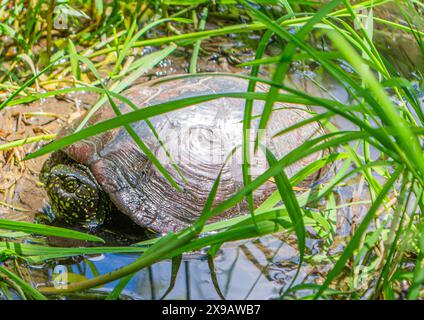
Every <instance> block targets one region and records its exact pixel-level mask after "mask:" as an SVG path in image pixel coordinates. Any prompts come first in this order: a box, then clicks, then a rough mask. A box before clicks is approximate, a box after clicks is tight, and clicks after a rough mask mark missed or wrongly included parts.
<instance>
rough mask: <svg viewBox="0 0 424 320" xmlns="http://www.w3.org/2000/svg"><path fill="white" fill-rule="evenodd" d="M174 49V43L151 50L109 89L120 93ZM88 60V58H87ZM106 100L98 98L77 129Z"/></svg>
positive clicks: (78, 128) (82, 125)
mask: <svg viewBox="0 0 424 320" xmlns="http://www.w3.org/2000/svg"><path fill="white" fill-rule="evenodd" d="M175 49H176V46H175V45H170V46H168V47H166V48H164V49H162V50H160V51H157V52H153V53H151V54H149V55H146V56H143V57H141V58H140V59H139V60H138V62H139V64H140V66H139V67H138V68H137V70H135V71H134V72H132V73H131V74H130V75H128V76H127V77H126V78H124V79H123V80H122V81H120V82H119V83H116V84H115V85H114V86H113V87H110V88H109V90H110V91H114V92H116V93H120V92H121V91H123V90H125V89H126V88H128V87H129V86H130V85H131V84H132V83H133V82H134V81H135V80H136V79H138V78H139V77H141V76H142V75H143V74H145V73H146V72H147V71H149V70H150V69H151V68H153V67H154V66H155V65H156V64H158V63H159V62H161V61H162V60H163V59H165V58H166V57H167V56H169V55H170V54H171V53H172V52H173V51H174V50H175ZM86 59H87V58H86ZM88 61H90V60H88ZM106 101H107V97H102V98H100V100H99V101H97V103H96V104H95V105H94V106H93V107H92V108H91V109H90V111H89V112H88V113H87V115H86V116H85V117H84V119H83V120H82V121H81V123H80V124H79V126H78V127H77V131H79V130H81V129H82V128H84V127H85V126H86V124H87V122H88V120H89V119H90V118H91V117H92V116H93V115H94V113H96V112H97V110H99V109H100V107H101V106H102V105H103V104H104V103H105V102H106Z"/></svg>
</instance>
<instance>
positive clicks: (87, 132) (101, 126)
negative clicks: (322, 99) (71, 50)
mask: <svg viewBox="0 0 424 320" xmlns="http://www.w3.org/2000/svg"><path fill="white" fill-rule="evenodd" d="M111 95H112V94H111ZM224 97H229V98H239V99H244V98H250V99H261V100H265V99H266V95H264V94H260V93H246V92H235V93H223V94H211V95H203V96H197V97H190V98H186V99H180V100H174V101H170V102H164V103H160V104H156V105H153V106H149V107H145V108H143V109H139V110H136V111H132V112H128V113H125V114H122V115H120V116H116V117H114V118H112V119H108V120H105V121H102V122H99V123H97V124H94V125H91V126H89V127H87V128H84V129H82V130H80V131H77V132H76V133H73V134H71V135H68V136H66V137H63V138H61V139H59V140H56V141H53V142H52V143H50V144H48V145H46V146H44V147H42V148H41V149H39V150H37V151H35V152H34V153H31V154H29V155H27V156H26V157H25V158H24V160H28V159H32V158H35V157H38V156H41V155H43V154H46V153H49V152H51V151H55V150H58V149H60V148H63V147H65V146H68V145H70V144H72V143H75V142H76V141H79V140H81V139H86V138H89V137H92V136H94V135H97V134H99V133H102V132H105V131H108V130H111V129H114V128H118V127H120V126H122V125H124V124H129V123H133V122H136V121H140V120H145V119H148V118H151V117H154V116H157V115H160V114H164V113H167V112H170V111H174V110H178V109H181V108H184V107H187V106H190V105H195V104H198V103H201V102H205V101H210V100H214V99H218V98H224ZM279 97H280V99H283V100H284V101H286V100H291V102H294V101H296V99H295V97H293V96H290V95H284V94H281V95H279ZM283 97H284V98H283ZM292 98H294V99H292ZM280 99H279V100H280Z"/></svg>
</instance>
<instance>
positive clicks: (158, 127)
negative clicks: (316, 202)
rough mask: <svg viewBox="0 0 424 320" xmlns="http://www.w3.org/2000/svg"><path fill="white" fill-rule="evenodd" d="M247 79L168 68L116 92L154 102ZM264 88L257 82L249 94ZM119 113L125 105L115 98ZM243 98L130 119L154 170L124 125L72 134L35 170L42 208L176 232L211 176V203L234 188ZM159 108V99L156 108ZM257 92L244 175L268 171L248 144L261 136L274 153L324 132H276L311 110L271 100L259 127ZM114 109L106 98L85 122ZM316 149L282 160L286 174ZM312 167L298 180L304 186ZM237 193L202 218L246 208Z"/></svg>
mask: <svg viewBox="0 0 424 320" xmlns="http://www.w3.org/2000/svg"><path fill="white" fill-rule="evenodd" d="M248 83H249V81H248V80H246V79H245V78H241V77H234V76H230V75H222V74H221V75H213V74H208V75H198V76H195V77H186V76H182V77H179V76H175V75H174V76H173V78H172V79H166V77H165V78H159V79H155V80H150V81H147V82H144V83H140V84H137V85H133V86H132V87H130V88H128V89H126V90H125V91H123V92H122V93H121V94H122V95H123V96H124V97H126V98H127V99H129V100H131V101H132V102H133V103H134V104H135V105H136V106H137V107H138V108H146V107H149V108H155V107H156V105H158V104H160V103H164V102H171V101H176V100H180V99H186V98H189V97H195V96H203V95H210V94H225V93H231V92H246V91H247V88H248ZM268 89H269V87H268V86H267V85H265V84H261V83H257V84H256V89H255V91H256V92H259V93H261V92H262V93H266V92H267V91H268ZM118 106H119V108H120V111H121V112H122V113H127V112H131V111H134V110H133V109H131V108H130V107H129V106H128V105H127V104H124V103H121V104H119V103H118ZM245 106H246V100H245V99H243V98H239V97H237V98H235V97H225V96H224V97H219V98H218V99H213V100H208V101H203V102H201V103H197V104H194V105H190V106H186V107H184V108H179V109H176V110H173V111H170V112H167V113H162V114H159V115H156V116H154V117H151V118H150V119H149V121H148V122H147V121H144V120H143V121H138V122H134V123H132V124H131V127H132V128H133V129H134V131H135V132H136V133H137V135H138V136H139V137H140V138H141V140H142V141H143V143H144V144H145V145H146V146H147V147H148V149H149V150H150V151H151V153H152V154H153V155H154V156H155V157H156V159H157V160H158V161H159V163H160V164H161V165H162V167H163V168H164V169H165V170H166V172H168V174H169V176H168V177H165V176H164V175H163V171H161V170H159V168H158V166H157V165H155V164H154V163H153V162H152V161H150V160H149V157H148V156H147V155H146V153H145V152H143V151H141V149H140V148H139V146H138V145H137V143H136V142H135V141H134V139H133V138H132V137H131V135H130V134H129V133H128V130H126V129H125V128H124V127H119V128H115V129H112V130H110V131H106V132H104V133H102V134H99V135H96V136H93V137H91V138H87V139H85V140H81V141H78V142H76V143H74V144H72V145H69V146H67V147H65V148H63V149H62V150H59V151H56V152H54V153H53V154H52V155H51V157H50V158H49V159H48V160H47V161H46V162H45V164H44V167H43V169H42V172H41V180H42V181H43V182H44V184H45V186H46V189H47V193H48V196H49V198H50V203H51V207H52V209H53V212H54V214H55V216H56V218H58V219H62V220H64V221H65V222H67V223H72V224H75V223H77V224H80V225H82V226H85V227H90V228H92V227H97V226H101V225H102V224H103V223H104V222H105V221H107V220H108V219H109V217H110V216H111V215H115V214H116V212H118V214H124V215H126V216H128V217H129V218H130V219H131V220H132V221H133V222H135V224H137V225H139V226H141V227H144V228H147V229H149V230H151V231H154V232H158V233H162V234H165V233H168V232H176V231H180V230H182V229H183V228H186V227H188V226H190V225H191V224H192V223H193V222H194V221H195V220H196V219H197V218H198V217H199V216H200V214H201V212H202V210H203V208H204V205H205V203H206V201H207V198H208V196H209V193H210V191H211V189H212V187H213V185H214V182H215V180H216V179H217V177H218V175H219V174H220V183H219V186H218V188H217V191H216V196H215V199H214V205H217V204H219V203H222V202H223V201H225V200H227V199H229V198H230V197H231V196H232V195H234V194H235V193H236V192H237V191H238V190H240V189H241V188H242V187H243V185H244V184H243V172H242V165H241V164H242V159H243V157H242V152H243V151H242V149H243V148H242V147H241V146H242V143H243V134H244V131H243V119H244V113H245ZM157 107H158V108H160V106H157ZM263 108H264V101H263V100H254V101H253V106H252V122H251V127H250V129H249V130H248V131H246V132H248V136H247V138H248V141H249V145H251V146H252V147H251V148H249V149H250V153H251V155H250V161H251V162H250V171H249V173H248V174H249V175H250V176H251V178H252V179H255V178H256V177H257V176H259V175H261V174H262V173H264V172H265V170H267V168H268V167H269V166H268V162H267V159H266V157H265V154H264V152H262V151H261V150H263V149H261V148H254V147H253V146H254V141H255V138H256V137H257V136H258V133H261V134H260V137H261V138H260V141H261V145H266V148H267V149H268V150H269V151H270V152H271V153H272V154H273V155H274V156H275V157H276V158H277V159H281V158H282V157H283V156H285V155H287V154H288V153H289V152H291V151H292V150H294V149H295V148H297V147H298V146H300V145H302V144H303V143H304V142H305V141H308V140H309V139H311V138H314V137H318V136H321V135H323V134H324V132H325V131H324V129H323V127H322V126H321V125H320V124H319V123H318V122H314V121H311V122H306V124H305V125H303V126H301V127H299V128H296V129H294V130H291V131H288V132H285V133H283V134H280V133H281V131H282V130H284V129H286V128H288V127H290V126H293V125H294V124H296V123H298V122H300V121H304V120H307V119H310V118H311V110H310V109H309V108H308V107H307V106H304V105H298V104H287V103H280V102H276V103H275V104H274V107H273V112H272V113H271V116H270V118H269V121H268V123H267V126H266V129H263V130H261V131H259V130H258V127H259V121H260V115H261V114H262V111H263ZM114 116H116V114H115V112H114V110H113V108H112V107H111V106H110V104H105V106H104V107H102V108H101V109H99V110H98V111H97V112H96V113H94V116H92V117H91V118H90V120H89V121H88V123H87V124H86V126H91V125H93V124H96V123H98V122H101V121H104V120H107V119H110V118H112V117H114ZM82 118H83V117H81V118H79V119H77V120H75V121H73V122H72V123H71V124H69V125H68V126H65V127H64V128H63V129H62V130H61V131H60V133H59V135H58V137H59V138H60V137H63V136H66V135H68V134H70V133H72V132H73V131H74V130H75V129H76V127H77V126H78V125H79V124H80V123H81V121H82ZM324 154H325V151H319V152H315V153H313V154H311V155H309V156H307V157H305V158H303V159H301V160H299V161H297V162H296V163H294V164H292V165H290V166H287V167H286V168H284V170H285V173H286V174H287V176H289V177H291V176H293V175H294V174H295V173H296V172H298V171H299V170H301V169H302V168H304V167H305V166H306V165H308V164H310V163H312V162H313V161H315V160H318V159H320V158H321V157H323V156H324ZM319 174H320V172H318V171H317V173H314V174H313V175H311V176H310V177H309V178H308V179H305V180H304V181H303V182H302V183H301V185H306V184H308V183H309V184H311V183H312V181H313V180H314V179H315V180H316V179H317V177H318V176H319ZM275 190H276V184H275V181H273V180H272V179H270V180H268V181H267V182H265V183H264V184H263V185H262V186H260V187H259V188H258V189H256V190H255V191H254V192H253V193H252V194H253V200H254V201H253V202H254V206H255V207H258V206H259V205H260V204H261V203H263V201H264V200H265V199H266V198H267V197H269V195H271V194H272V193H273V192H274V191H275ZM248 212H249V205H248V202H247V201H246V200H243V201H240V202H239V203H238V204H237V205H235V206H234V207H232V208H230V209H228V210H226V211H224V212H223V213H222V214H220V215H218V216H217V217H215V218H213V219H212V220H211V221H219V220H222V219H228V218H230V217H234V216H237V215H242V214H247V213H248Z"/></svg>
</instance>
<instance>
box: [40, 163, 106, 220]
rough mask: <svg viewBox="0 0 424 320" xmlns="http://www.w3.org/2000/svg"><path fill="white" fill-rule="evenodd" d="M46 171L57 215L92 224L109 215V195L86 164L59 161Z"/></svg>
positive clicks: (47, 185)
mask: <svg viewBox="0 0 424 320" xmlns="http://www.w3.org/2000/svg"><path fill="white" fill-rule="evenodd" d="M43 175H44V178H43V182H44V183H45V186H46V190H47V193H48V195H49V198H50V203H51V206H52V210H53V212H54V214H55V217H56V218H57V219H59V220H63V221H65V222H66V223H68V224H78V225H82V226H84V227H87V228H93V227H97V226H100V225H101V224H103V223H104V222H105V220H106V218H108V217H110V212H109V211H110V206H109V199H107V195H106V194H105V192H104V191H103V190H102V189H101V187H100V186H99V185H98V183H97V182H96V179H95V178H94V177H93V175H92V174H91V172H90V171H89V170H88V169H87V168H85V167H84V166H82V165H78V164H57V165H55V166H53V167H52V168H51V169H50V170H49V171H48V172H45V173H44V174H43Z"/></svg>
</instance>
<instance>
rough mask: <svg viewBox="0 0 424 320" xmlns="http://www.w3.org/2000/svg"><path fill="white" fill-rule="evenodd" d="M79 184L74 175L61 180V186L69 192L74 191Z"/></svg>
mask: <svg viewBox="0 0 424 320" xmlns="http://www.w3.org/2000/svg"><path fill="white" fill-rule="evenodd" d="M79 186H80V183H79V181H78V180H77V179H76V178H74V177H66V178H65V179H64V182H63V188H64V189H65V190H66V191H67V192H69V193H73V192H75V191H76V190H77V189H78V188H79Z"/></svg>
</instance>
